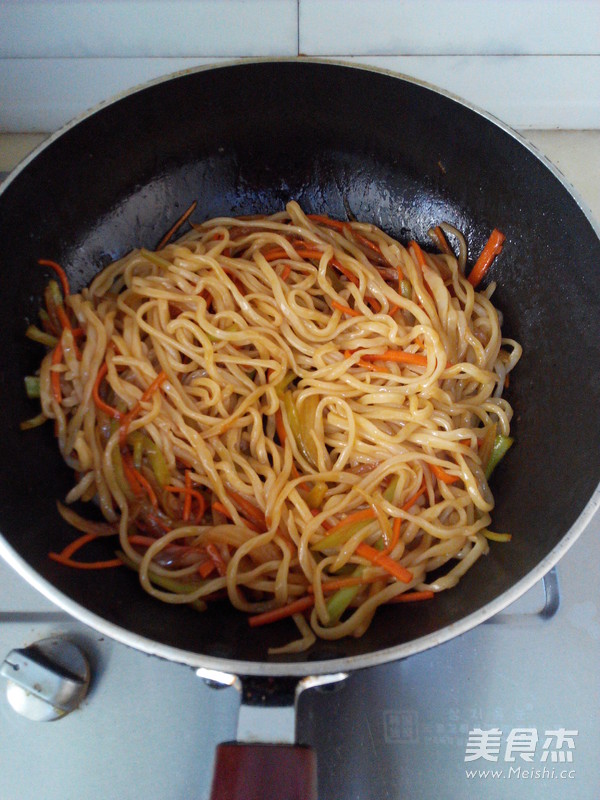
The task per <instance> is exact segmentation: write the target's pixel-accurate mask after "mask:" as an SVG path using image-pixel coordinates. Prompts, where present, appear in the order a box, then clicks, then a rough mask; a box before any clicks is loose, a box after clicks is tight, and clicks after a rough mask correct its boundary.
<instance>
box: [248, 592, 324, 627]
mask: <svg viewBox="0 0 600 800" xmlns="http://www.w3.org/2000/svg"><path fill="white" fill-rule="evenodd" d="M314 604H315V598H314V595H307V596H306V597H301V598H300V599H299V600H294V601H293V602H291V603H288V604H287V605H285V606H281V607H280V608H274V609H272V611H265V612H263V613H262V614H255V615H254V616H253V617H249V618H248V624H249V625H250V626H251V627H252V628H257V627H258V626H259V625H269V624H270V623H271V622H278V621H279V620H280V619H285V618H286V617H291V616H292V615H293V614H301V613H302V612H303V611H307V610H308V609H309V608H312V606H313V605H314Z"/></svg>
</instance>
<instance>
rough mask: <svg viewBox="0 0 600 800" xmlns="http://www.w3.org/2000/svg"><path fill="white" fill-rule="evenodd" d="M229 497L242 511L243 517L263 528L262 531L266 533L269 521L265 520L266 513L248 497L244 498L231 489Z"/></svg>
mask: <svg viewBox="0 0 600 800" xmlns="http://www.w3.org/2000/svg"><path fill="white" fill-rule="evenodd" d="M228 494H229V497H231V499H232V500H233V502H234V503H235V505H236V506H237V507H238V508H239V509H240V510H241V511H242V513H243V515H244V516H245V517H246V518H247V519H249V520H250V521H251V522H253V523H254V524H255V525H257V526H258V527H261V528H262V531H266V529H267V527H268V526H267V521H266V519H265V515H264V513H263V512H262V511H261V510H260V508H258V507H257V506H255V505H254V503H251V502H250V500H248V498H247V497H244V496H243V495H241V494H238V493H237V492H234V491H232V490H231V489H230V490H229V491H228Z"/></svg>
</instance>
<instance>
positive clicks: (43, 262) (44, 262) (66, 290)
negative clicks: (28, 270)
mask: <svg viewBox="0 0 600 800" xmlns="http://www.w3.org/2000/svg"><path fill="white" fill-rule="evenodd" d="M38 264H39V265H40V266H41V267H50V269H53V270H54V272H56V274H57V275H58V278H59V280H60V282H61V284H62V288H63V294H64V296H65V297H67V296H68V295H70V294H71V289H70V287H69V279H68V278H67V273H66V272H65V271H64V269H63V268H62V267H61V266H60V264H57V263H56V261H50V259H48V258H39V259H38Z"/></svg>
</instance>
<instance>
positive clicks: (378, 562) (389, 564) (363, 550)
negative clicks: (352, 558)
mask: <svg viewBox="0 0 600 800" xmlns="http://www.w3.org/2000/svg"><path fill="white" fill-rule="evenodd" d="M356 555H357V556H360V557H361V558H366V559H367V561H370V562H371V564H374V565H375V566H377V567H383V569H384V570H386V572H389V573H390V575H393V576H394V577H395V578H398V580H399V581H402V583H410V582H411V581H412V579H413V574H412V572H410V571H409V570H407V569H406V567H403V566H402V565H401V564H398V562H397V561H394V560H393V559H392V558H390V557H389V556H388V555H386V554H385V553H383V551H381V550H375V548H374V547H371V545H368V544H365V542H361V543H360V544H359V545H358V547H357V548H356Z"/></svg>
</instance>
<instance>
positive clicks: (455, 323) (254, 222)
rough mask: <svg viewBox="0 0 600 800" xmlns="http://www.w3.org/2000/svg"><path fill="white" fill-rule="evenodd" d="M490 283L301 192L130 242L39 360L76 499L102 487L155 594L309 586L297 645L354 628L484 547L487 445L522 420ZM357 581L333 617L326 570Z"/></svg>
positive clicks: (100, 497)
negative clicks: (313, 207) (337, 216)
mask: <svg viewBox="0 0 600 800" xmlns="http://www.w3.org/2000/svg"><path fill="white" fill-rule="evenodd" d="M447 230H453V229H447ZM463 247H464V243H463V245H461V250H462V249H463ZM420 261H421V263H419V262H420ZM490 294H491V291H489V290H488V291H487V292H480V291H476V290H474V288H473V287H472V286H471V284H470V283H469V282H468V281H467V280H466V278H465V276H464V274H463V272H462V269H461V268H460V267H459V264H458V262H457V260H456V258H454V257H453V256H451V255H431V254H428V253H422V251H420V250H419V248H418V246H416V245H411V246H409V249H407V248H405V247H403V246H402V245H401V244H400V243H399V242H397V241H395V240H394V239H392V238H390V237H389V236H388V235H386V234H385V233H383V232H382V231H381V230H379V229H378V228H376V227H375V226H373V225H370V224H365V223H360V222H351V223H343V224H342V223H335V222H334V221H332V220H328V219H326V218H318V217H314V218H309V217H307V216H306V215H305V214H304V213H303V212H302V210H301V209H300V207H299V206H298V205H297V204H296V203H295V202H291V203H289V204H288V206H287V209H286V211H284V212H281V213H277V214H273V215H272V216H269V217H253V218H225V217H224V218H218V219H211V220H209V221H208V222H205V223H203V224H201V225H193V229H192V230H191V231H190V232H189V233H188V234H186V235H185V236H184V237H182V238H181V239H179V240H178V241H177V242H175V243H173V244H169V245H167V246H166V247H164V248H163V249H161V250H160V251H159V252H148V251H146V250H141V251H140V250H135V251H133V252H132V253H130V254H129V255H127V256H126V257H125V258H123V259H121V260H119V261H117V262H115V263H113V264H111V265H110V266H108V267H107V268H106V269H104V270H103V271H102V272H100V273H99V274H98V275H97V276H96V278H95V279H94V280H93V282H92V283H91V285H90V286H89V287H87V288H85V289H83V290H82V291H81V293H79V294H74V295H70V296H69V297H68V298H67V300H66V307H67V309H68V310H69V313H70V314H71V316H72V319H73V325H72V327H73V328H76V327H77V328H79V329H80V331H76V332H75V334H74V335H72V334H71V331H70V330H68V329H65V330H63V331H62V335H61V343H62V358H61V359H60V360H59V359H58V358H56V357H55V352H54V351H50V352H49V353H48V355H47V356H46V357H45V358H44V360H43V362H42V366H41V371H40V385H41V404H42V411H43V414H44V415H45V416H46V417H47V418H51V419H54V420H55V425H56V431H57V438H58V443H59V447H60V450H61V453H62V455H63V457H64V459H65V461H66V462H67V464H68V465H69V466H70V467H72V468H73V470H74V471H75V473H76V476H77V481H76V485H75V487H74V489H73V490H72V491H71V492H70V493H69V495H68V497H67V502H73V501H75V500H79V499H83V500H91V499H94V500H95V501H96V502H97V504H98V505H99V507H100V509H101V510H102V513H103V515H104V517H105V519H106V521H107V522H108V523H110V527H108V526H104V527H108V530H107V531H105V530H104V528H102V531H101V533H102V535H105V534H106V533H111V532H114V533H115V534H116V533H118V537H119V545H118V547H119V550H120V551H122V554H123V555H122V556H121V558H122V559H123V560H124V561H125V562H126V563H128V564H129V565H130V566H132V567H134V568H135V569H136V570H137V571H138V572H139V578H140V581H141V584H142V586H143V587H144V589H145V590H146V591H147V592H149V593H150V594H151V595H152V596H154V597H155V598H157V599H160V600H162V601H164V602H167V603H175V604H189V603H191V602H193V601H204V600H207V601H208V605H209V606H210V602H211V601H212V600H215V599H218V598H220V597H222V596H224V595H225V594H226V595H227V597H228V598H229V602H231V603H232V604H233V605H234V606H235V607H236V608H237V609H239V610H240V611H243V612H247V613H248V614H254V615H255V614H259V613H261V612H267V611H269V610H271V609H275V608H279V607H283V606H286V605H287V604H288V603H290V602H292V601H296V600H300V599H302V598H311V597H314V605H313V602H312V600H310V599H308V600H307V601H306V609H307V610H308V609H310V616H309V618H305V616H303V615H302V614H301V613H296V614H294V615H293V619H294V621H295V622H296V625H297V627H298V629H299V631H300V639H298V640H297V641H295V642H292V643H291V644H290V645H288V647H287V650H288V651H289V652H294V651H298V650H300V649H305V648H306V647H309V646H310V645H311V644H312V642H313V641H314V638H315V635H316V636H318V637H321V638H324V639H337V638H340V637H342V636H347V635H361V634H362V633H363V632H364V631H365V630H366V628H367V627H368V625H369V623H370V621H371V619H372V618H373V615H374V613H375V612H376V609H377V608H378V606H380V605H382V604H384V603H388V602H390V601H394V600H395V598H397V597H398V596H399V595H402V594H406V593H409V594H410V593H413V592H424V591H433V592H439V591H442V590H444V589H448V588H450V587H452V586H454V585H455V584H456V583H457V582H458V580H459V579H460V577H461V576H462V575H463V574H464V573H465V572H466V570H467V569H469V568H470V567H471V566H472V565H473V564H474V563H475V561H476V560H477V559H478V558H479V556H480V555H482V554H484V553H486V552H487V550H488V545H487V539H486V538H485V535H484V534H485V532H486V530H487V528H488V526H489V525H490V522H491V518H490V512H491V511H492V508H493V505H494V502H493V497H492V495H491V492H490V490H489V487H488V483H487V480H486V477H485V474H484V469H485V466H486V464H485V461H484V460H483V458H484V456H483V453H482V449H483V448H482V440H489V435H490V432H493V433H498V434H501V435H503V436H505V437H506V436H508V435H509V427H510V421H511V417H512V409H511V407H510V405H509V404H508V402H507V401H506V400H505V399H503V398H502V391H503V388H504V384H505V379H506V376H507V374H508V373H509V372H510V371H511V370H512V369H513V367H514V366H515V364H516V362H517V361H518V359H519V356H520V353H521V348H520V346H519V345H518V344H517V343H516V342H514V341H512V340H509V339H503V338H502V334H501V330H500V321H499V315H498V312H497V310H496V309H495V308H494V306H493V305H492V303H491V301H490V298H489V295H490ZM75 342H76V343H77V345H78V349H79V351H80V352H79V353H78V352H77V347H76V346H75ZM389 351H397V352H398V353H401V354H404V355H401V356H399V357H398V358H399V360H395V357H394V356H393V355H392V356H390V355H389ZM384 353H386V354H387V356H386V357H385V358H381V356H382V355H383V354H384ZM378 356H379V358H378ZM405 362H406V363H405ZM53 372H54V373H58V374H59V376H60V381H59V383H60V397H59V398H57V395H56V390H55V389H53V378H52V373H53ZM104 372H105V375H104V374H103V373H104ZM157 379H158V381H157ZM54 380H55V381H56V379H54ZM153 382H155V385H154V386H153V385H152V384H153ZM144 392H146V396H145V397H144V398H142V395H143V394H144ZM141 398H142V399H141ZM136 404H137V408H136ZM107 409H108V411H107ZM110 409H114V410H115V411H114V414H113V413H111V412H110ZM127 412H130V413H129V414H128V415H127V416H126V414H127ZM125 420H126V422H125ZM138 476H141V477H138ZM410 498H415V500H414V502H412V503H411V502H408V501H410ZM407 502H408V506H407ZM203 506H204V508H203ZM358 512H366V513H363V515H362V518H361V519H360V520H358V521H354V518H353V517H352V515H355V514H357V513H358ZM75 516H76V515H75ZM347 517H348V518H350V519H349V523H348V525H346V526H345V527H344V524H343V520H344V519H345V518H347ZM359 517H361V515H360V514H359ZM396 520H398V522H396ZM70 521H73V512H71V519H70ZM81 527H82V529H83V530H87V528H85V527H83V526H81ZM92 530H96V528H93V527H92ZM328 531H331V533H329V532H328ZM395 534H396V535H395ZM90 535H91V536H93V535H94V533H92V534H90ZM98 535H100V534H98ZM336 536H337V539H336ZM327 537H330V539H328V538H327ZM328 542H329V544H328ZM321 543H323V544H322V545H321ZM361 544H363V545H364V544H366V545H369V548H367V549H365V548H363V550H362V552H363V553H364V552H368V553H370V557H365V556H364V554H363V555H361V554H360V552H357V549H358V551H361ZM382 551H383V554H384V557H387V559H388V561H389V560H391V561H393V562H395V563H396V564H398V565H400V569H402V568H404V574H405V578H404V579H403V580H401V579H399V578H398V577H396V576H395V575H393V574H391V572H390V571H389V569H388V567H389V563H387V562H386V563H383V560H382V561H381V562H377V559H373V557H372V555H373V552H375V553H380V552H382ZM386 551H387V552H386ZM382 564H383V565H382ZM442 567H445V571H444V570H440V568H442ZM406 571H408V577H406ZM433 572H434V573H435V574H434V576H433V577H431V576H430V574H431V573H433ZM221 573H223V574H221ZM349 577H350V578H352V579H353V580H354V581H355V584H354V587H353V588H352V589H351V590H350V591H348V589H347V590H346V591H347V596H346V598H345V600H344V597H341V598H340V594H339V592H338V593H337V599H336V601H335V602H336V603H338V604H339V603H342V606H343V603H344V602H346V606H347V608H346V607H342V606H339V608H342V610H341V613H339V614H338V613H337V612H335V609H333V610H332V606H331V605H329V604H330V602H331V598H333V597H335V596H336V595H335V594H334V593H330V592H328V591H327V582H328V581H330V580H334V579H340V578H349ZM350 583H352V581H350ZM350 595H351V596H350ZM407 599H410V598H408V597H407ZM196 606H197V607H203V604H200V605H198V604H196ZM339 608H338V611H339ZM208 613H210V611H209V612H208ZM283 650H284V651H285V650H286V648H283ZM281 651H282V649H281V648H279V650H278V652H281Z"/></svg>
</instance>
